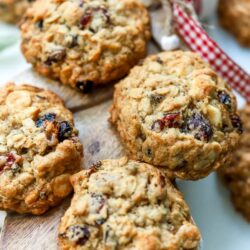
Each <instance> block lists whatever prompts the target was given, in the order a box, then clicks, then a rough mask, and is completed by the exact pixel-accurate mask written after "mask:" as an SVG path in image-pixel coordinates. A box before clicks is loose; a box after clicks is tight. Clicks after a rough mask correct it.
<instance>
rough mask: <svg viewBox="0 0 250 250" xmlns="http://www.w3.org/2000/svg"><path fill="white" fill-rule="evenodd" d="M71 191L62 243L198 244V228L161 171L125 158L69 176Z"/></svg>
mask: <svg viewBox="0 0 250 250" xmlns="http://www.w3.org/2000/svg"><path fill="white" fill-rule="evenodd" d="M71 182H72V184H73V186H74V191H75V194H74V197H73V199H72V202H71V206H70V207H69V209H68V210H67V211H66V213H65V215H64V217H63V218H62V219H61V223H60V228H59V243H60V247H61V249H64V250H66V249H67V250H73V249H79V250H80V249H81V250H85V249H86V250H87V249H96V250H101V249H102V250H104V249H117V250H121V249H127V250H129V249H131V250H132V249H136V250H160V249H162V250H163V249H166V250H170V249H193V250H194V249H197V248H198V245H199V240H200V233H199V230H198V229H197V227H196V226H195V225H194V224H193V222H192V219H191V216H190V212H189V208H188V206H187V204H186V203H185V201H184V200H183V197H182V195H181V194H180V192H179V191H177V190H176V188H175V187H174V186H173V185H172V184H171V183H170V181H169V180H168V179H167V178H166V176H165V175H164V172H163V171H161V170H159V169H157V168H154V167H153V166H151V165H147V164H145V163H140V162H137V161H133V160H128V159H127V158H121V159H118V160H104V161H101V162H98V163H96V164H94V165H93V166H92V167H91V168H90V169H88V170H83V171H82V172H80V173H78V174H76V175H74V176H72V178H71Z"/></svg>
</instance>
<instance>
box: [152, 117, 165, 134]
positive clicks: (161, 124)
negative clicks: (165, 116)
mask: <svg viewBox="0 0 250 250" xmlns="http://www.w3.org/2000/svg"><path fill="white" fill-rule="evenodd" d="M164 128H165V122H164V121H163V120H161V119H159V120H156V121H155V122H154V123H153V124H152V126H151V129H152V130H154V131H156V132H160V131H162V130H163V129H164Z"/></svg>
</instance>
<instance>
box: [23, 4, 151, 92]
mask: <svg viewBox="0 0 250 250" xmlns="http://www.w3.org/2000/svg"><path fill="white" fill-rule="evenodd" d="M20 27H21V32H22V45H21V47H22V52H23V54H24V56H25V57H26V59H27V61H28V62H30V63H32V64H33V66H34V68H35V69H36V70H37V71H38V72H39V73H40V74H42V75H45V76H47V77H49V78H54V79H59V80H60V81H61V82H62V83H63V84H70V85H71V86H72V87H75V88H77V89H79V90H80V91H82V92H83V93H88V92H90V91H91V89H92V86H93V85H100V84H106V83H109V82H111V81H113V80H116V79H119V78H121V77H123V76H124V75H126V74H127V73H128V71H129V69H130V68H131V67H132V66H133V65H135V64H136V63H137V62H138V61H139V60H140V59H141V58H143V57H144V56H145V53H146V47H147V41H148V39H149V37H150V32H149V16H148V13H147V10H146V9H145V7H144V5H143V4H142V3H141V2H140V1H139V0H122V1H121V0H108V1H106V0H62V1H56V0H38V1H36V2H35V3H34V4H33V6H32V7H31V8H30V9H29V10H28V11H27V13H26V16H25V18H24V19H23V23H22V24H21V25H20Z"/></svg>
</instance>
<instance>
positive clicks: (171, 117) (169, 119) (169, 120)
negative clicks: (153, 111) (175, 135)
mask: <svg viewBox="0 0 250 250" xmlns="http://www.w3.org/2000/svg"><path fill="white" fill-rule="evenodd" d="M178 118H180V113H179V112H177V113H169V114H166V115H165V116H164V117H163V120H164V121H165V126H167V127H168V128H178V127H179V121H178Z"/></svg>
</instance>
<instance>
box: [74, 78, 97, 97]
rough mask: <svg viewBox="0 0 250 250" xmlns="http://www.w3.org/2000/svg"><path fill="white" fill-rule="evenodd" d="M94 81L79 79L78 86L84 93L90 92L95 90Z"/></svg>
mask: <svg viewBox="0 0 250 250" xmlns="http://www.w3.org/2000/svg"><path fill="white" fill-rule="evenodd" d="M93 85H94V83H93V82H92V81H77V82H76V87H77V88H78V89H79V90H80V91H81V92H82V93H84V94H89V93H91V92H92V90H93Z"/></svg>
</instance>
